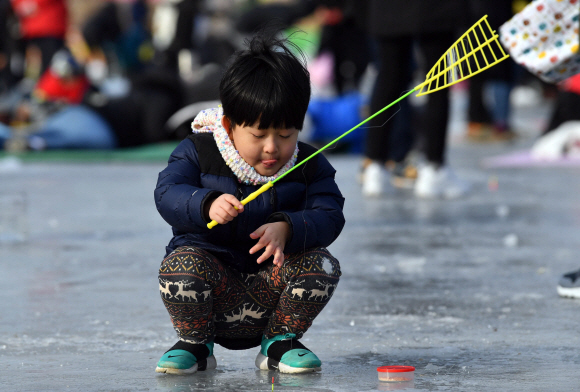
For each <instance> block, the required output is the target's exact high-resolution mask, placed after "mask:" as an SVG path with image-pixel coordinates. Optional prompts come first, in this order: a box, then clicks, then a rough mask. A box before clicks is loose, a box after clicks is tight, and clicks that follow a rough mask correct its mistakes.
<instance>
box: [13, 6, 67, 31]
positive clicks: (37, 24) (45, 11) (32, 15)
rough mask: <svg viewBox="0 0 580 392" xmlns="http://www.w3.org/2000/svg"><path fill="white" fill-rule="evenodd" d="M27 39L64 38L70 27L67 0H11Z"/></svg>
mask: <svg viewBox="0 0 580 392" xmlns="http://www.w3.org/2000/svg"><path fill="white" fill-rule="evenodd" d="M10 1H11V3H12V8H13V9H14V13H15V14H16V16H17V17H18V21H19V22H20V31H21V32H22V37H23V38H25V39H31V38H46V37H50V38H63V39H64V37H65V34H66V31H67V27H68V11H67V6H66V0H10Z"/></svg>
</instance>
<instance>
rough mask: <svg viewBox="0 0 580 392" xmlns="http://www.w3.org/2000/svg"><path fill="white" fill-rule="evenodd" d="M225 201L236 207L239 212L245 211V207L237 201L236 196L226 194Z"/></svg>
mask: <svg viewBox="0 0 580 392" xmlns="http://www.w3.org/2000/svg"><path fill="white" fill-rule="evenodd" d="M224 200H225V201H227V202H228V203H229V204H231V205H232V207H235V208H237V209H238V210H243V209H244V206H243V205H242V203H240V201H239V200H238V199H236V197H235V196H234V195H229V194H226V196H225V197H224Z"/></svg>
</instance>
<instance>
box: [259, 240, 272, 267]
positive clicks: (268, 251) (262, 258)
mask: <svg viewBox="0 0 580 392" xmlns="http://www.w3.org/2000/svg"><path fill="white" fill-rule="evenodd" d="M273 250H274V249H272V245H268V246H267V247H266V249H264V253H262V255H261V256H260V257H259V258H258V260H257V261H258V264H260V263H261V262H263V261H265V260H268V257H270V256H272V254H273V253H274V252H273Z"/></svg>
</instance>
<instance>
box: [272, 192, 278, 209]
mask: <svg viewBox="0 0 580 392" xmlns="http://www.w3.org/2000/svg"><path fill="white" fill-rule="evenodd" d="M277 196H278V195H276V188H270V206H271V207H272V213H274V212H276V204H278V203H277V202H278V197H277Z"/></svg>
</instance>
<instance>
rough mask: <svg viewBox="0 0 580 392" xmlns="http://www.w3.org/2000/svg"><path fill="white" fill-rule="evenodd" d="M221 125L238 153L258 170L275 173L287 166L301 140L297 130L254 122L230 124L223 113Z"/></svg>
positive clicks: (263, 173) (267, 174)
mask: <svg viewBox="0 0 580 392" xmlns="http://www.w3.org/2000/svg"><path fill="white" fill-rule="evenodd" d="M222 125H223V126H224V128H225V129H226V130H227V131H228V135H229V137H230V139H231V141H232V143H233V144H234V146H235V148H236V149H237V150H238V153H239V154H240V156H241V157H242V158H244V160H245V161H246V162H247V163H248V164H249V165H250V166H252V167H253V168H254V169H255V170H256V171H257V172H258V174H261V175H263V176H267V177H269V176H273V175H274V174H276V173H278V171H279V170H280V169H281V168H282V166H284V165H285V164H286V163H287V162H288V161H289V160H290V158H292V154H293V153H294V149H295V148H296V142H297V141H298V130H297V129H296V128H288V129H274V128H268V129H258V124H254V125H252V126H240V125H236V126H235V127H231V126H230V122H229V120H228V119H227V118H226V117H225V116H224V117H223V118H222Z"/></svg>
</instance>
